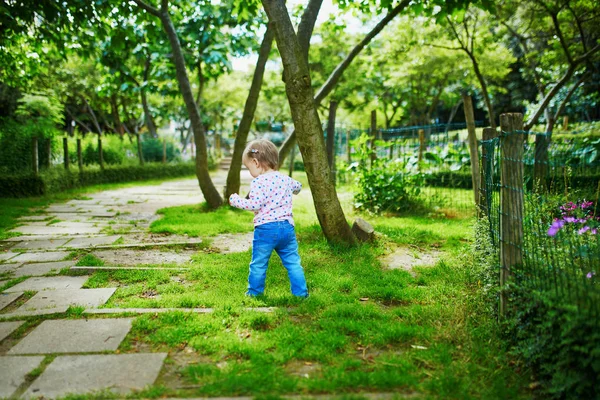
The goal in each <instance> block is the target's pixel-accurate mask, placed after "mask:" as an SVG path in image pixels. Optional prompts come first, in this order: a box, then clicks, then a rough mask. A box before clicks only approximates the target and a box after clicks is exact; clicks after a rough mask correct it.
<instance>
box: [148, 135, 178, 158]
mask: <svg viewBox="0 0 600 400" xmlns="http://www.w3.org/2000/svg"><path fill="white" fill-rule="evenodd" d="M142 154H143V156H144V161H147V162H161V161H162V160H163V141H162V139H158V138H144V140H143V141H142ZM180 155H181V152H180V151H179V149H178V148H176V147H175V144H174V143H173V142H170V141H167V161H168V162H170V161H174V160H176V159H178V158H179V157H180Z"/></svg>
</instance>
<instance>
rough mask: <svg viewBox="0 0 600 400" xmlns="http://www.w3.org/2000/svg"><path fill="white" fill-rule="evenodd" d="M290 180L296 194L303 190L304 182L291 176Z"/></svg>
mask: <svg viewBox="0 0 600 400" xmlns="http://www.w3.org/2000/svg"><path fill="white" fill-rule="evenodd" d="M290 180H291V181H292V185H291V188H292V193H294V194H298V193H300V190H302V184H301V183H300V182H298V181H297V180H295V179H292V178H290Z"/></svg>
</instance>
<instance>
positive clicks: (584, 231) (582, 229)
mask: <svg viewBox="0 0 600 400" xmlns="http://www.w3.org/2000/svg"><path fill="white" fill-rule="evenodd" d="M589 230H590V227H589V226H584V227H583V228H581V229H580V230H578V231H577V233H579V234H580V235H583V234H584V233H586V232H587V231H589Z"/></svg>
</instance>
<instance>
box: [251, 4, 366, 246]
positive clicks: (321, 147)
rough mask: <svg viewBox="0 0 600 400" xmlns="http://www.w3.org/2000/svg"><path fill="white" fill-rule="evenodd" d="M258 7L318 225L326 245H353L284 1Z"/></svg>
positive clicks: (307, 74)
mask: <svg viewBox="0 0 600 400" xmlns="http://www.w3.org/2000/svg"><path fill="white" fill-rule="evenodd" d="M262 3H263V6H264V8H265V11H266V12H267V15H268V17H269V20H270V21H271V22H273V24H274V28H275V40H276V41H277V48H278V49H279V52H280V54H281V59H282V62H283V78H284V82H285V89H286V94H287V98H288V102H289V104H290V110H291V112H292V119H293V121H294V126H295V128H296V132H297V135H298V145H299V147H300V152H301V153H302V158H303V159H304V165H305V167H306V174H307V177H308V182H309V185H310V188H311V192H312V196H313V202H314V204H315V209H316V212H317V217H318V219H319V223H320V224H321V228H322V229H323V233H324V235H325V237H326V238H327V240H328V241H329V242H330V243H340V244H346V245H354V244H355V243H356V239H355V238H354V234H353V233H352V231H351V229H350V225H348V222H347V221H346V217H345V216H344V211H343V210H342V207H341V205H340V202H339V200H338V198H337V193H336V190H335V186H334V185H333V182H332V179H331V171H330V169H329V166H328V164H327V154H326V152H325V141H324V139H323V131H322V127H321V121H320V120H319V114H318V112H317V106H316V102H315V100H314V95H313V91H312V87H311V81H310V73H309V70H308V62H307V60H306V59H305V58H304V57H303V56H302V52H301V49H300V46H299V44H298V38H297V37H296V33H295V32H294V28H293V26H292V22H291V20H290V17H289V14H288V12H287V9H286V7H285V2H284V0H263V1H262Z"/></svg>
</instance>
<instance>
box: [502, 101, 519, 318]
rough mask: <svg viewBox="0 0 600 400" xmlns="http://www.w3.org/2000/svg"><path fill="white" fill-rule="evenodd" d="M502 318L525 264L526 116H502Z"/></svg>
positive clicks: (517, 114)
mask: <svg viewBox="0 0 600 400" xmlns="http://www.w3.org/2000/svg"><path fill="white" fill-rule="evenodd" d="M500 128H501V130H502V136H501V138H500V149H501V150H500V151H501V154H502V155H501V169H500V188H501V189H500V264H501V270H500V289H501V294H500V314H501V315H504V314H505V313H506V309H507V298H506V292H505V290H504V289H505V286H506V283H507V281H508V280H509V279H510V277H511V275H512V269H513V268H514V267H515V266H517V265H521V264H522V263H523V249H522V245H523V202H524V200H523V152H524V146H523V144H524V140H523V134H522V133H516V132H517V131H521V130H523V114H519V113H510V114H502V115H501V116H500Z"/></svg>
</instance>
